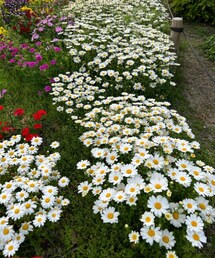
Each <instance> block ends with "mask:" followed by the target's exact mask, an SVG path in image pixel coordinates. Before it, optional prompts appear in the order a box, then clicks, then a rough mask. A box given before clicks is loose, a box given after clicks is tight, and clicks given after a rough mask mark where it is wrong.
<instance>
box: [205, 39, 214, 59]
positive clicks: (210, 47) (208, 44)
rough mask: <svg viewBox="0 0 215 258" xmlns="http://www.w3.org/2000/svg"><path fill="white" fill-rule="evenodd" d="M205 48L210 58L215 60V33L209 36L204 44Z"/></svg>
mask: <svg viewBox="0 0 215 258" xmlns="http://www.w3.org/2000/svg"><path fill="white" fill-rule="evenodd" d="M203 48H204V50H205V52H206V54H207V55H208V57H209V59H210V60H212V61H214V62H215V35H212V36H210V37H208V38H207V40H206V41H205V43H204V45H203Z"/></svg>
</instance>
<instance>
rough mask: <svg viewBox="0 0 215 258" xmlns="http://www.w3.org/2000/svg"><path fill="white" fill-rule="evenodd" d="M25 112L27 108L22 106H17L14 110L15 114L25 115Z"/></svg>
mask: <svg viewBox="0 0 215 258" xmlns="http://www.w3.org/2000/svg"><path fill="white" fill-rule="evenodd" d="M24 113H25V110H24V109H22V108H17V109H16V110H15V111H14V112H13V114H14V116H22V115H24Z"/></svg>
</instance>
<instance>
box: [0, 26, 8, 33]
mask: <svg viewBox="0 0 215 258" xmlns="http://www.w3.org/2000/svg"><path fill="white" fill-rule="evenodd" d="M6 34H7V30H5V29H4V28H3V27H0V35H6Z"/></svg>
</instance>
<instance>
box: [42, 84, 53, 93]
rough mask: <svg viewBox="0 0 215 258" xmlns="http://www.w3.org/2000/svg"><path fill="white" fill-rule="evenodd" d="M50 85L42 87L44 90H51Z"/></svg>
mask: <svg viewBox="0 0 215 258" xmlns="http://www.w3.org/2000/svg"><path fill="white" fill-rule="evenodd" d="M51 89H52V88H51V86H49V85H46V86H45V87H44V90H45V92H49V91H51Z"/></svg>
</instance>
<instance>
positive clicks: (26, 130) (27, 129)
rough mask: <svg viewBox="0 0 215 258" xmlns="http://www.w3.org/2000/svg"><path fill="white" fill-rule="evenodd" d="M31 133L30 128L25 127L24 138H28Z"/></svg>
mask: <svg viewBox="0 0 215 258" xmlns="http://www.w3.org/2000/svg"><path fill="white" fill-rule="evenodd" d="M29 132H30V129H29V128H28V127H25V128H23V129H22V136H25V137H26V136H27V135H28V134H29Z"/></svg>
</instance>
